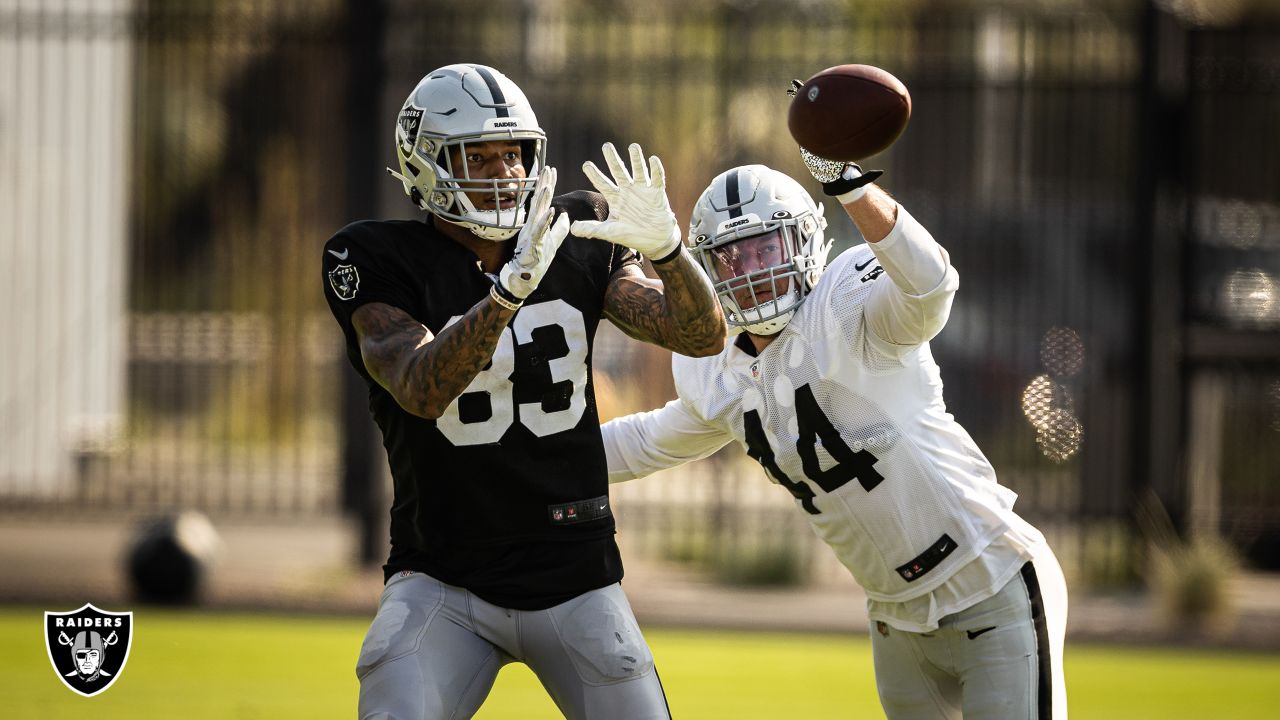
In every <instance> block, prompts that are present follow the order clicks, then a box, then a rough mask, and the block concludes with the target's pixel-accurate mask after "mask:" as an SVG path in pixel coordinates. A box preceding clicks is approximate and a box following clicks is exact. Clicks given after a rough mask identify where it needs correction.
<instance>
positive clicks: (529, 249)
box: [498, 167, 569, 300]
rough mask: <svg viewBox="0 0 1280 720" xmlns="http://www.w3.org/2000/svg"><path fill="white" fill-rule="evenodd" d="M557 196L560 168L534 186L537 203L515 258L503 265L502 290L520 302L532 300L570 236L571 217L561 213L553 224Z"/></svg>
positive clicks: (544, 172)
mask: <svg viewBox="0 0 1280 720" xmlns="http://www.w3.org/2000/svg"><path fill="white" fill-rule="evenodd" d="M555 193H556V169H555V168H551V167H549V168H544V169H543V170H542V172H541V173H539V175H538V182H537V183H536V184H535V185H534V187H533V200H532V202H530V203H529V214H528V218H527V220H526V221H525V224H524V227H522V228H520V236H519V238H517V240H516V253H515V256H514V257H512V258H511V260H510V261H508V262H507V264H506V265H503V266H502V270H501V271H500V272H499V274H498V282H500V283H501V284H502V287H503V288H504V289H506V291H507V292H509V293H510V294H511V295H514V296H515V297H516V298H518V299H520V300H523V299H525V298H527V297H529V295H531V294H532V293H533V291H534V289H535V288H537V287H538V283H539V282H541V281H542V276H543V275H545V274H546V272H547V268H549V267H551V261H552V259H554V258H555V255H556V251H557V250H559V249H560V245H561V243H563V242H564V239H565V237H566V236H567V235H568V234H569V216H568V214H566V213H561V214H560V217H559V218H556V221H555V222H554V223H552V222H551V219H552V217H553V216H554V215H555V210H554V209H553V208H552V207H551V199H552V198H553V197H554V196H555Z"/></svg>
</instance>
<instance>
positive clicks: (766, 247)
mask: <svg viewBox="0 0 1280 720" xmlns="http://www.w3.org/2000/svg"><path fill="white" fill-rule="evenodd" d="M826 228H827V220H826V218H824V217H823V215H822V206H821V205H815V204H814V202H813V198H812V197H810V196H809V193H807V192H805V189H804V188H803V187H801V186H800V183H798V182H796V181H795V180H792V179H791V178H790V177H788V176H787V175H784V174H783V173H780V172H778V171H777V170H773V169H771V168H768V167H765V166H764V165H743V166H741V167H736V168H733V169H732V170H728V171H726V172H724V173H721V174H720V175H719V176H717V177H716V179H715V180H712V181H711V185H710V186H708V187H707V189H706V190H704V191H703V193H702V196H701V197H699V198H698V202H697V204H696V205H694V208H693V218H692V219H691V220H690V222H689V237H688V241H687V242H688V246H689V249H690V251H691V252H692V253H693V256H694V257H695V258H697V259H698V262H699V263H700V264H701V265H702V269H703V270H704V271H705V272H706V273H707V275H708V276H710V278H711V284H712V286H713V287H714V288H715V291H716V295H717V296H718V297H719V298H720V304H721V306H723V307H724V313H725V318H726V319H727V320H728V322H729V325H730V326H734V327H740V328H742V329H744V330H746V331H747V332H749V333H752V334H755V335H773V334H775V333H778V332H781V330H782V329H783V328H784V327H786V326H787V323H788V322H790V320H791V317H792V315H794V314H795V312H796V309H797V308H799V307H800V304H801V303H803V302H804V299H805V297H807V296H808V294H809V292H810V291H811V290H813V288H814V286H815V285H817V284H818V278H819V277H820V276H821V275H822V271H823V269H825V268H826V265H827V253H829V252H830V251H831V241H830V240H828V239H827V238H826V237H825V235H824V233H823V231H824V230H826Z"/></svg>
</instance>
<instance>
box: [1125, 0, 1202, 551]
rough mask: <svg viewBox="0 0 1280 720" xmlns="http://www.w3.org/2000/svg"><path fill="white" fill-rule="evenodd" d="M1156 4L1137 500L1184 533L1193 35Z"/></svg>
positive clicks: (1148, 41)
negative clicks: (1154, 500) (1151, 501)
mask: <svg viewBox="0 0 1280 720" xmlns="http://www.w3.org/2000/svg"><path fill="white" fill-rule="evenodd" d="M1160 5H1161V3H1158V2H1156V0H1150V1H1149V2H1148V3H1147V4H1146V7H1145V8H1144V10H1143V18H1142V78H1141V92H1142V96H1141V106H1140V107H1141V110H1140V112H1139V115H1138V126H1137V128H1136V131H1137V135H1138V138H1139V144H1138V147H1137V152H1138V173H1137V176H1138V192H1137V194H1136V197H1137V207H1136V214H1135V219H1136V226H1137V229H1138V240H1139V242H1138V243H1137V251H1138V253H1139V256H1138V262H1137V263H1135V264H1134V267H1135V271H1136V273H1135V274H1136V276H1137V277H1136V278H1135V279H1136V284H1135V290H1136V292H1137V293H1138V298H1137V300H1138V302H1137V303H1136V307H1137V310H1138V313H1139V315H1138V318H1137V323H1136V325H1135V327H1137V328H1139V329H1140V332H1142V337H1141V339H1140V344H1139V352H1140V356H1139V358H1138V363H1137V368H1138V373H1139V376H1138V377H1137V378H1135V382H1134V392H1135V396H1136V397H1135V400H1136V402H1135V404H1134V407H1135V418H1136V424H1137V427H1135V433H1134V438H1135V441H1136V443H1137V445H1138V447H1136V448H1134V450H1135V452H1134V453H1133V462H1134V467H1133V472H1132V475H1131V481H1132V482H1133V483H1134V490H1135V497H1136V498H1138V499H1141V498H1143V497H1145V496H1146V494H1147V492H1148V491H1154V492H1155V495H1156V497H1158V498H1159V499H1160V501H1161V502H1162V503H1163V504H1164V507H1165V509H1166V510H1167V511H1168V513H1169V516H1170V517H1171V518H1172V519H1173V522H1174V525H1175V527H1177V528H1178V530H1179V531H1182V530H1184V529H1185V522H1186V509H1187V502H1186V498H1187V492H1186V488H1185V486H1184V482H1183V478H1184V468H1183V465H1184V463H1183V462H1182V458H1183V455H1184V453H1183V449H1182V444H1183V443H1182V440H1183V433H1184V428H1185V426H1186V422H1185V411H1186V403H1185V399H1184V393H1183V388H1184V378H1185V370H1184V356H1183V344H1184V343H1183V337H1184V334H1185V332H1184V331H1185V322H1186V307H1185V302H1184V300H1183V298H1184V292H1183V281H1184V278H1183V268H1184V266H1185V253H1186V239H1187V216H1188V215H1187V212H1188V211H1187V183H1186V179H1187V163H1189V162H1190V161H1191V160H1190V157H1191V155H1192V152H1191V148H1189V147H1187V78H1188V69H1187V31H1186V29H1185V28H1183V27H1182V26H1181V24H1180V22H1179V21H1178V19H1177V18H1175V17H1174V16H1172V15H1170V14H1169V13H1168V12H1166V11H1164V10H1162V9H1161V8H1160V7H1159V6H1160Z"/></svg>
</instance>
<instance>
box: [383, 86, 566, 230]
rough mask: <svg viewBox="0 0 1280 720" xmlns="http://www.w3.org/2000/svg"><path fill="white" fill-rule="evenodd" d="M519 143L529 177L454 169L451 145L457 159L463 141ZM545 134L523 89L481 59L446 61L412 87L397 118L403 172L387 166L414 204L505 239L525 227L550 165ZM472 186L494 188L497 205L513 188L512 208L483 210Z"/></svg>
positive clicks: (485, 189)
mask: <svg viewBox="0 0 1280 720" xmlns="http://www.w3.org/2000/svg"><path fill="white" fill-rule="evenodd" d="M491 140H507V141H511V140H514V141H517V142H519V143H520V148H521V155H522V156H523V160H524V168H525V177H524V178H503V179H484V180H472V179H471V177H470V175H469V173H468V170H467V166H466V162H465V161H464V162H463V163H462V167H459V168H455V167H453V159H452V156H451V154H450V152H449V149H450V148H452V147H455V146H457V147H458V149H459V150H460V153H461V154H460V157H463V158H465V157H466V155H467V151H466V144H467V143H477V142H488V141H491ZM546 140H547V136H546V133H544V132H543V131H542V128H540V127H538V118H537V116H535V115H534V114H533V108H531V107H530V106H529V100H528V99H527V98H525V96H524V93H523V92H521V91H520V88H519V87H518V86H517V85H516V84H515V83H514V82H512V81H511V80H510V79H509V78H507V76H505V75H503V74H502V73H500V72H498V71H497V70H494V69H493V68H491V67H486V66H484V65H474V64H470V63H466V64H459V65H447V66H445V67H442V68H440V69H439V70H433V71H432V72H430V73H428V74H427V76H426V77H424V78H422V80H420V81H419V82H418V86H417V87H415V88H414V89H413V92H411V93H409V97H408V99H407V100H405V101H404V107H402V108H401V109H400V114H399V116H398V117H397V119H396V157H398V158H399V160H400V172H396V171H394V170H392V169H391V168H387V172H389V173H391V174H392V175H393V176H395V177H396V178H397V179H398V180H400V182H401V183H403V184H404V191H405V193H406V194H407V195H408V196H409V198H410V199H411V200H413V202H414V204H415V205H417V206H418V207H420V208H422V209H423V210H426V211H428V212H430V213H432V214H434V215H436V216H438V217H440V218H442V219H444V220H447V221H448V222H451V223H455V224H457V225H461V226H463V227H465V228H467V229H468V230H470V231H471V232H473V233H475V234H476V235H478V236H479V237H482V238H485V239H487V240H495V241H500V240H506V239H507V238H510V237H511V236H513V235H515V234H516V233H517V232H519V231H520V228H521V227H522V226H523V225H524V220H525V206H526V205H527V204H528V200H529V198H530V197H531V196H532V195H533V186H534V184H535V183H537V181H538V173H539V172H540V171H541V170H542V168H543V167H544V166H545V163H546ZM467 192H472V193H475V192H492V193H493V194H494V207H495V208H501V205H500V204H499V202H498V201H499V200H500V198H501V196H502V195H503V194H511V193H515V196H516V205H515V207H512V208H510V209H507V210H503V209H494V210H478V209H476V206H475V204H474V203H472V202H471V200H470V199H468V198H467V196H466V193H467Z"/></svg>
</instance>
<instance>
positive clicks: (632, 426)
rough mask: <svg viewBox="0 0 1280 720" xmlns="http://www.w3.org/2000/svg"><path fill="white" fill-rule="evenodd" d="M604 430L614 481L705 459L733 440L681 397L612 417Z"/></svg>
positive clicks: (612, 479) (606, 454)
mask: <svg viewBox="0 0 1280 720" xmlns="http://www.w3.org/2000/svg"><path fill="white" fill-rule="evenodd" d="M600 434H601V435H602V436H603V437H604V454H605V459H606V460H607V461H608V464H609V482H610V483H617V482H623V481H626V480H634V479H636V478H642V477H645V476H646V475H652V474H653V473H655V472H658V471H659V470H666V469H667V468H673V467H676V466H678V465H683V464H685V463H687V462H691V461H693V460H699V459H702V458H704V457H707V456H708V455H711V454H712V453H714V452H715V451H717V450H719V449H720V448H722V447H724V446H725V445H728V444H729V442H730V441H732V440H733V437H732V436H730V435H729V434H728V433H726V432H725V431H723V430H721V429H720V428H719V427H717V426H715V425H711V424H709V423H707V422H705V421H704V420H702V419H701V418H699V417H698V416H697V415H696V414H694V412H693V411H692V410H690V409H689V408H688V406H687V405H685V403H684V401H683V400H680V399H679V398H677V399H675V400H672V401H671V402H669V403H667V404H666V406H665V407H662V408H659V409H657V410H650V411H649V412H641V413H635V414H633V415H627V416H625V417H620V418H615V419H613V420H610V421H609V422H607V423H605V424H604V425H602V426H601V427H600Z"/></svg>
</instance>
